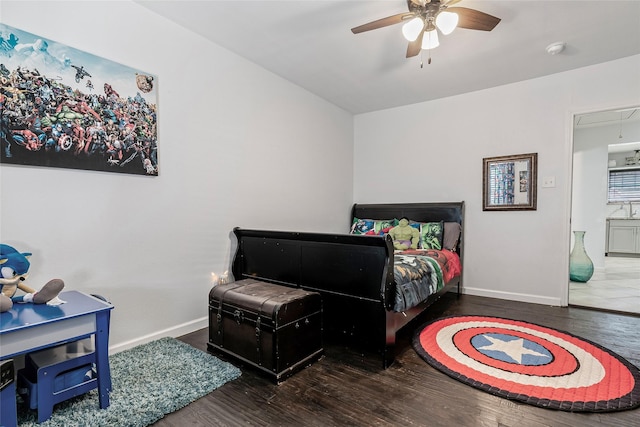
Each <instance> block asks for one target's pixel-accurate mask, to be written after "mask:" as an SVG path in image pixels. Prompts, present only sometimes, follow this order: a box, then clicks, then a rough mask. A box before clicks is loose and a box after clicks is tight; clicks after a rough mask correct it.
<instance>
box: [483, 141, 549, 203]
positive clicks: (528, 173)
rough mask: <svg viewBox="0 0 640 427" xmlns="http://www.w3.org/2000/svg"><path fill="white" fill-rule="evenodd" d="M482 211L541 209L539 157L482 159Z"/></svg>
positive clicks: (514, 156) (515, 156)
mask: <svg viewBox="0 0 640 427" xmlns="http://www.w3.org/2000/svg"><path fill="white" fill-rule="evenodd" d="M482 163H483V167H482V171H483V172H482V210H484V211H514V210H536V209H537V191H536V190H537V182H538V153H529V154H518V155H512V156H500V157H486V158H484V159H482Z"/></svg>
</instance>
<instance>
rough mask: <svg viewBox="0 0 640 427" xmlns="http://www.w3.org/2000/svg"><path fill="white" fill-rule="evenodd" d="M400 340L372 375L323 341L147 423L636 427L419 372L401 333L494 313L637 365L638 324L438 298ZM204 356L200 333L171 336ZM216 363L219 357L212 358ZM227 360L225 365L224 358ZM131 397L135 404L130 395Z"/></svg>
mask: <svg viewBox="0 0 640 427" xmlns="http://www.w3.org/2000/svg"><path fill="white" fill-rule="evenodd" d="M444 299H445V300H444V301H441V302H438V303H437V304H436V306H435V307H432V308H431V309H430V311H429V313H427V314H428V315H427V316H425V317H422V318H419V319H418V323H417V324H415V325H414V324H410V325H409V330H407V331H406V332H405V333H403V334H402V337H401V342H400V344H399V347H400V349H399V352H398V357H397V361H396V363H395V364H393V365H392V366H391V367H390V368H389V369H387V370H382V369H381V363H380V362H379V360H378V359H377V358H376V357H375V355H373V354H369V353H362V352H358V351H356V350H352V349H349V348H345V347H344V346H338V345H329V344H326V343H325V356H323V357H322V358H321V359H320V360H319V361H317V362H316V363H314V364H313V365H311V366H309V367H307V368H305V369H304V370H302V371H301V372H299V373H297V374H296V375H294V376H293V377H291V378H289V379H288V380H286V381H285V382H284V383H282V384H280V385H274V384H273V383H271V382H270V381H269V380H268V379H266V378H265V377H263V376H262V375H261V374H259V373H256V372H255V371H254V370H252V369H250V368H248V367H243V366H242V365H239V364H237V363H235V364H236V366H239V367H241V369H242V376H241V377H240V378H239V379H237V380H235V381H232V382H230V383H227V384H225V385H224V386H222V387H221V388H219V389H217V390H215V391H214V392H213V393H211V394H209V395H208V396H205V397H204V398H202V399H200V400H198V401H196V402H194V403H192V404H191V405H189V406H187V407H186V408H183V409H181V410H180V411H177V412H175V413H173V414H169V415H168V416H167V417H165V418H164V419H162V420H160V421H158V422H157V423H156V424H155V425H156V426H162V427H164V426H175V427H185V426H457V427H464V426H473V427H479V426H482V427H489V426H496V427H511V426H513V427H528V426H554V427H559V426H581V427H589V426H594V427H595V426H598V427H600V426H607V427H615V426H629V427H630V426H640V408H638V409H634V410H630V411H622V412H613V413H601V414H584V413H583V414H581V413H577V414H573V413H568V412H561V411H555V410H549V409H542V408H538V407H534V406H530V405H526V404H520V403H516V402H512V401H509V400H506V399H502V398H499V397H495V396H492V395H490V394H488V393H485V392H482V391H479V390H476V389H474V388H472V387H470V386H467V385H464V384H462V383H460V382H458V381H455V380H453V379H451V378H449V377H448V376H446V375H445V374H442V373H440V372H438V371H436V370H435V369H433V368H431V367H430V366H429V365H427V364H426V363H425V362H424V361H422V359H420V357H419V356H418V355H417V354H416V352H415V351H414V350H413V348H412V347H411V345H410V338H411V333H410V332H411V330H412V329H415V327H416V326H419V324H420V323H422V322H424V321H427V320H430V319H435V318H438V317H441V316H446V315H458V314H476V315H491V316H501V317H507V318H512V319H519V320H524V321H529V322H534V323H538V324H542V325H545V326H549V327H553V328H557V329H560V330H563V331H568V332H571V333H573V334H575V335H578V336H581V337H583V338H586V339H588V340H591V341H594V342H596V343H599V344H601V345H603V346H605V347H608V348H609V349H611V350H613V351H615V352H617V353H618V354H620V355H621V356H623V357H624V358H626V359H627V360H629V361H630V362H631V363H633V364H634V365H636V366H640V317H634V316H625V315H620V314H612V313H604V312H598V311H592V310H586V309H580V308H560V307H548V306H544V305H538V304H526V303H518V302H511V301H503V300H495V299H490V298H483V297H475V296H468V295H463V296H461V297H460V298H459V299H456V297H455V295H453V294H448V295H447V296H445V297H444ZM180 339H181V340H183V341H185V342H187V343H189V344H191V345H193V346H194V347H197V348H200V349H202V350H206V348H207V340H208V331H207V330H206V329H204V330H201V331H197V332H194V333H192V334H189V335H186V336H184V337H181V338H180ZM218 356H219V357H220V358H221V359H225V357H224V356H222V355H218ZM225 360H228V359H225ZM132 398H135V397H133V396H132Z"/></svg>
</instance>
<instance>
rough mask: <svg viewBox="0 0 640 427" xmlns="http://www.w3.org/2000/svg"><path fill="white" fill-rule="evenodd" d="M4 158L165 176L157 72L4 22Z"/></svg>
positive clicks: (0, 61) (0, 138) (0, 131)
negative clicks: (160, 166) (160, 169)
mask: <svg viewBox="0 0 640 427" xmlns="http://www.w3.org/2000/svg"><path fill="white" fill-rule="evenodd" d="M0 83H1V86H0V112H1V117H0V142H1V143H2V147H1V156H0V162H1V163H3V164H17V165H30V166H46V167H61V168H73V169H84V170H96V171H108V172H119V173H128V174H138V175H151V176H157V175H158V141H157V101H156V98H157V90H156V83H157V80H156V78H155V77H154V76H153V75H150V74H149V73H145V72H142V71H138V70H135V69H132V68H130V67H127V66H124V65H121V64H118V63H116V62H113V61H109V60H106V59H104V58H100V57H98V56H95V55H92V54H89V53H86V52H83V51H80V50H77V49H74V48H72V47H69V46H66V45H64V44H61V43H57V42H55V41H52V40H48V39H45V38H43V37H39V36H37V35H34V34H31V33H28V32H25V31H21V30H19V29H16V28H13V27H10V26H8V25H5V24H1V23H0Z"/></svg>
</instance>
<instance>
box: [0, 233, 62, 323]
mask: <svg viewBox="0 0 640 427" xmlns="http://www.w3.org/2000/svg"><path fill="white" fill-rule="evenodd" d="M30 256H31V253H29V252H23V253H20V252H18V251H17V250H16V249H15V248H13V247H11V246H9V245H5V244H0V287H1V288H2V289H1V290H0V313H2V312H5V311H9V310H11V308H12V307H13V303H14V302H15V303H33V304H46V303H48V302H50V301H52V300H53V299H55V298H57V296H58V294H59V293H60V291H61V290H62V288H64V282H63V281H62V280H60V279H52V280H50V281H49V282H47V283H46V284H45V285H44V286H43V287H42V289H40V290H39V291H36V290H35V289H33V288H31V287H29V286H27V285H26V284H24V283H23V282H24V280H25V279H26V278H27V277H28V276H29V267H30V265H31V263H30V262H29V259H28V258H29V257H30ZM18 289H20V290H21V291H23V292H26V293H25V294H24V295H20V296H15V294H16V292H17V290H18Z"/></svg>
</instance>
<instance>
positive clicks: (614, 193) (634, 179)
mask: <svg viewBox="0 0 640 427" xmlns="http://www.w3.org/2000/svg"><path fill="white" fill-rule="evenodd" d="M629 200H631V201H640V167H638V168H632V169H610V170H609V202H610V203H616V202H626V201H629Z"/></svg>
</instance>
